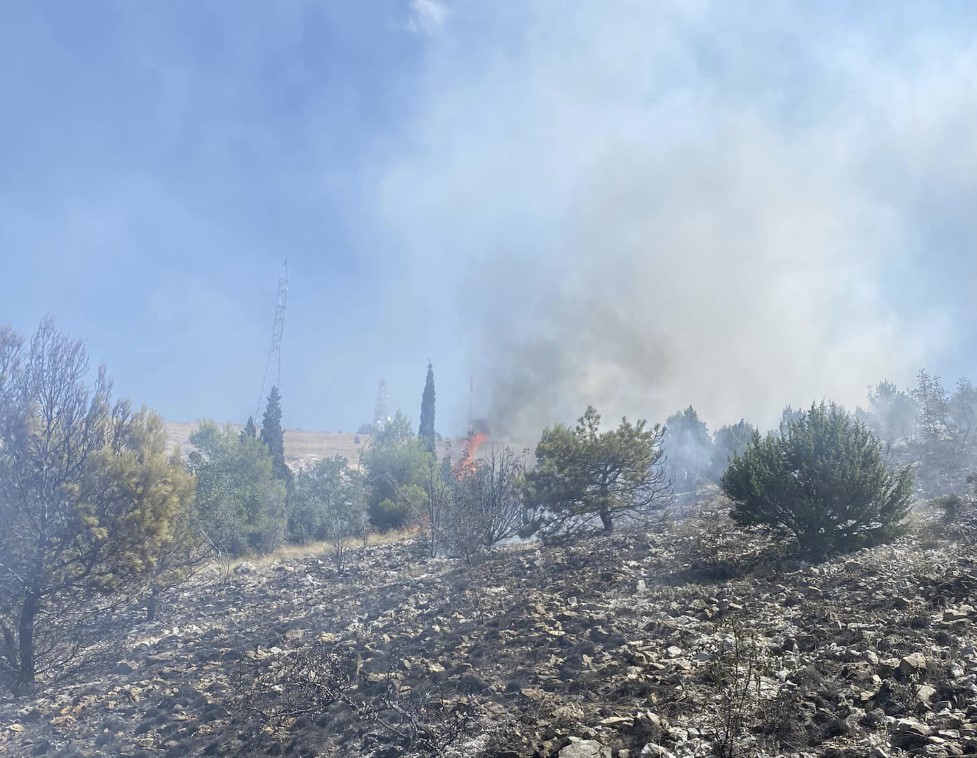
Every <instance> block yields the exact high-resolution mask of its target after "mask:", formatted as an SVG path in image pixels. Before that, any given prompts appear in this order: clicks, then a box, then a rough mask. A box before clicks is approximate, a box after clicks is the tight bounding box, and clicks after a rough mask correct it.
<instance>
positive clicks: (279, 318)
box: [254, 261, 288, 418]
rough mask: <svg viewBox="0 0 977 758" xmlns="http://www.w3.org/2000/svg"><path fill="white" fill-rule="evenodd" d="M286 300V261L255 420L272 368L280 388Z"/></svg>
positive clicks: (258, 413) (279, 280)
mask: <svg viewBox="0 0 977 758" xmlns="http://www.w3.org/2000/svg"><path fill="white" fill-rule="evenodd" d="M287 298H288V261H285V262H284V263H283V270H282V275H281V276H280V277H279V278H278V300H277V302H276V303H275V325H274V326H273V327H272V330H271V349H269V350H268V362H267V363H266V364H265V375H264V376H263V377H262V378H261V392H259V393H258V406H257V409H256V410H255V412H254V415H255V418H258V416H259V415H260V414H261V401H262V400H264V398H265V386H266V385H267V384H268V374H269V373H270V372H271V370H272V367H273V366H274V370H275V385H274V386H276V387H278V388H279V389H281V386H282V334H283V333H284V331H285V302H286V300H287Z"/></svg>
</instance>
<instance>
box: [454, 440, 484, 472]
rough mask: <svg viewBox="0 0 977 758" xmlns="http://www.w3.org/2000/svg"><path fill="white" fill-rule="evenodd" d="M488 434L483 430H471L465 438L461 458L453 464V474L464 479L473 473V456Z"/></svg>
mask: <svg viewBox="0 0 977 758" xmlns="http://www.w3.org/2000/svg"><path fill="white" fill-rule="evenodd" d="M487 439H488V434H486V433H485V432H481V431H479V432H471V433H470V434H469V435H468V439H466V440H465V451H464V453H462V456H461V460H460V461H458V463H457V464H456V465H455V476H457V477H458V478H459V479H464V478H465V477H467V476H471V475H472V474H474V473H475V456H476V455H478V449H479V448H480V447H481V446H482V445H484V444H485V441H486V440H487Z"/></svg>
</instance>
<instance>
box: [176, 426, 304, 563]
mask: <svg viewBox="0 0 977 758" xmlns="http://www.w3.org/2000/svg"><path fill="white" fill-rule="evenodd" d="M190 444H191V445H192V446H193V448H194V449H193V451H192V452H191V453H190V455H189V456H188V459H189V463H190V468H191V470H192V471H193V472H194V474H195V475H196V477H197V508H196V514H197V521H198V525H199V527H200V528H201V529H202V530H203V531H204V533H205V534H206V535H207V537H208V538H209V539H210V541H211V542H212V543H213V544H214V546H215V547H216V548H217V549H218V550H219V551H220V552H221V553H223V554H226V555H243V554H244V553H247V552H250V551H258V552H270V551H271V550H274V549H275V548H276V547H277V546H278V544H279V543H280V542H281V538H282V535H283V534H284V532H285V521H286V514H285V484H284V482H282V480H281V479H279V478H278V477H277V476H276V475H275V470H274V462H273V461H272V457H271V453H270V452H269V450H268V447H267V445H265V443H264V442H262V441H261V440H260V439H255V438H252V437H248V436H242V435H239V434H235V433H234V432H233V430H232V429H231V428H230V427H225V428H224V429H221V428H219V427H218V426H217V425H216V424H214V423H213V422H210V421H205V422H203V423H201V424H200V427H199V428H198V429H197V431H195V432H194V433H193V434H192V435H190Z"/></svg>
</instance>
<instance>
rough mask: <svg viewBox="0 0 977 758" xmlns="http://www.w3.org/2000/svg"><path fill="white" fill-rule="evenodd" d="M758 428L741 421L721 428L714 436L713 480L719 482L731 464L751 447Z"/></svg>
mask: <svg viewBox="0 0 977 758" xmlns="http://www.w3.org/2000/svg"><path fill="white" fill-rule="evenodd" d="M756 434H757V428H756V427H755V426H753V425H752V424H749V423H747V422H746V421H745V420H743V419H740V420H739V421H737V422H736V423H735V424H726V425H725V426H721V427H720V428H719V429H718V430H717V431H716V433H715V434H714V435H713V445H714V452H713V457H712V460H713V465H712V479H713V481H717V482H718V481H719V480H720V479H721V478H722V476H723V474H724V473H725V472H726V467H727V466H728V465H729V462H730V461H731V460H733V458H735V457H736V456H738V455H742V454H743V451H744V450H746V448H747V447H749V446H750V443H751V442H752V441H753V437H754V435H756Z"/></svg>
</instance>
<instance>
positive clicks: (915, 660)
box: [898, 653, 926, 679]
mask: <svg viewBox="0 0 977 758" xmlns="http://www.w3.org/2000/svg"><path fill="white" fill-rule="evenodd" d="M925 672H926V656H925V655H923V654H922V653H910V654H909V655H907V656H905V657H903V658H902V659H901V660H900V661H899V668H898V673H899V678H900V679H908V678H910V677H911V676H919V675H922V674H924V673H925Z"/></svg>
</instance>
